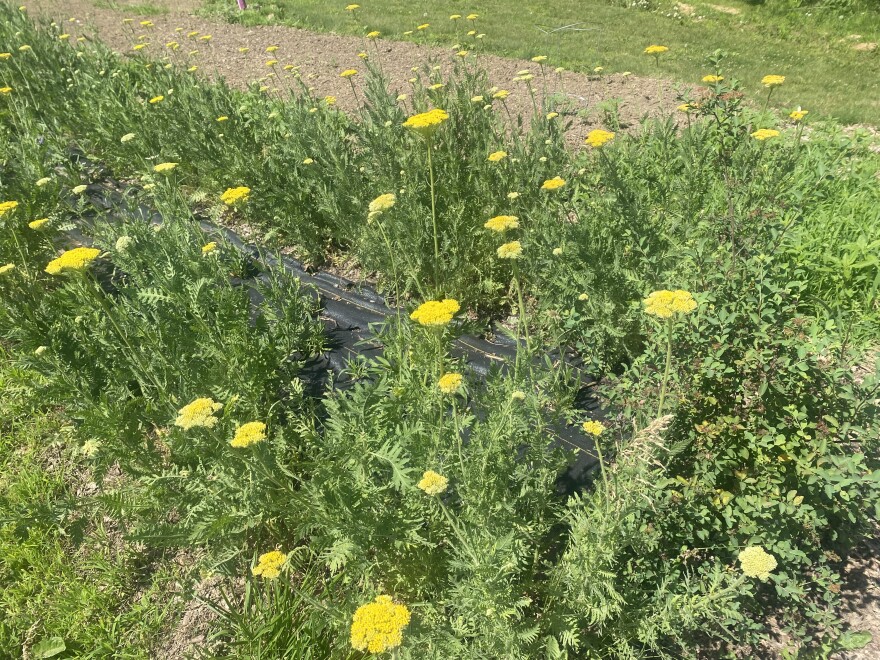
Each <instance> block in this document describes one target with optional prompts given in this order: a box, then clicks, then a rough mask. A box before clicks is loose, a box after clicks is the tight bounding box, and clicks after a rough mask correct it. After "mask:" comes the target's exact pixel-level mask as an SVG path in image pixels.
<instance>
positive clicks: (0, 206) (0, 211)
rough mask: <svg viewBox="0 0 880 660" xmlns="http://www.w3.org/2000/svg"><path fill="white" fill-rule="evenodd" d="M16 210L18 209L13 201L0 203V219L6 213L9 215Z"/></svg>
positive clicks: (16, 203)
mask: <svg viewBox="0 0 880 660" xmlns="http://www.w3.org/2000/svg"><path fill="white" fill-rule="evenodd" d="M16 208H18V202H16V201H14V200H10V201H8V202H0V218H2V217H3V216H4V215H6V214H7V213H11V212H12V211H14V210H15V209H16Z"/></svg>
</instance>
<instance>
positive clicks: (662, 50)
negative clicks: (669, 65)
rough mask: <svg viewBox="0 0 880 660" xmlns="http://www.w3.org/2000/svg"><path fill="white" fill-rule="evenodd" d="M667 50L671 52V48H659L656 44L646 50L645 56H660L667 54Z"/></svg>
mask: <svg viewBox="0 0 880 660" xmlns="http://www.w3.org/2000/svg"><path fill="white" fill-rule="evenodd" d="M667 50H669V48H667V47H666V46H658V45H656V44H654V45H651V46H648V47H647V48H645V55H659V54H660V53H665V52H666V51H667Z"/></svg>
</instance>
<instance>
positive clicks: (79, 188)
mask: <svg viewBox="0 0 880 660" xmlns="http://www.w3.org/2000/svg"><path fill="white" fill-rule="evenodd" d="M88 189H89V187H88V186H87V185H86V184H84V183H83V184H80V185H78V186H74V187H73V188H71V189H70V192H72V193H73V194H74V195H82V194H83V193H84V192H85V191H86V190H88Z"/></svg>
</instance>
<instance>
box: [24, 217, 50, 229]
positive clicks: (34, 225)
mask: <svg viewBox="0 0 880 660" xmlns="http://www.w3.org/2000/svg"><path fill="white" fill-rule="evenodd" d="M48 223H49V218H40V219H39V220H31V221H30V222H29V223H28V227H30V228H31V229H40V228H41V227H45V226H46V225H47V224H48Z"/></svg>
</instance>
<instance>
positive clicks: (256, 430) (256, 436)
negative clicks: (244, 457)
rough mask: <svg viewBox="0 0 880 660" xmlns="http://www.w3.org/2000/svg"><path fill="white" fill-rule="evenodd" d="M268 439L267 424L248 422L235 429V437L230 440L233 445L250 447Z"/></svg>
mask: <svg viewBox="0 0 880 660" xmlns="http://www.w3.org/2000/svg"><path fill="white" fill-rule="evenodd" d="M265 439H266V425H265V424H264V423H263V422H248V423H247V424H242V425H241V426H239V427H238V429H236V431H235V437H233V438H232V440H230V441H229V444H230V445H232V446H233V447H249V446H250V445H253V444H256V443H257V442H262V441H263V440H265Z"/></svg>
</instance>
